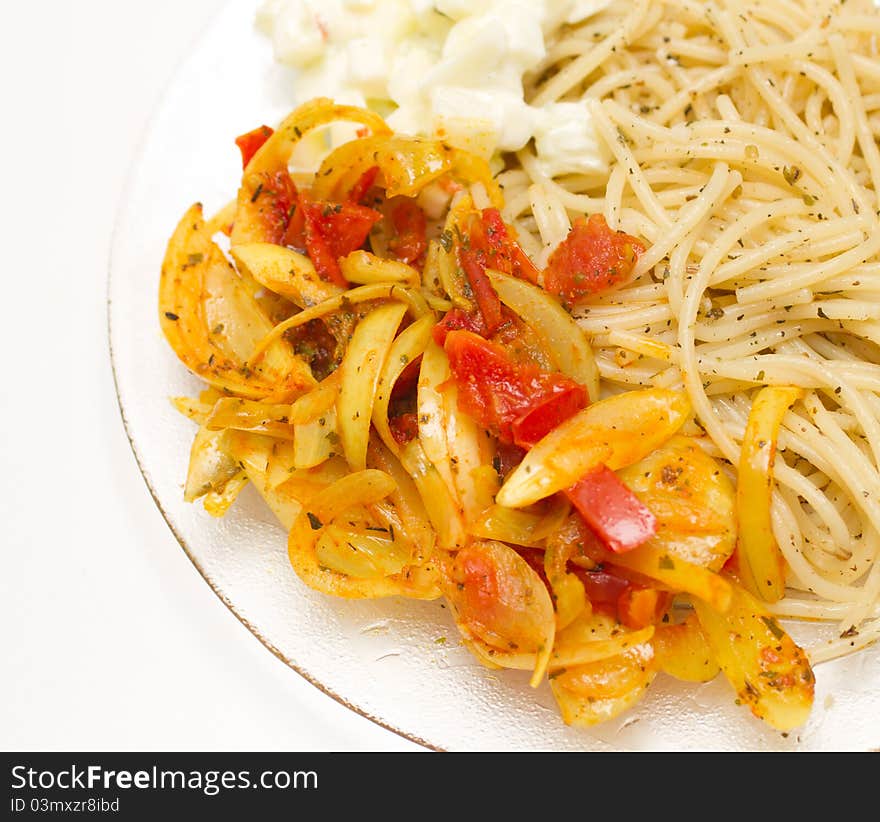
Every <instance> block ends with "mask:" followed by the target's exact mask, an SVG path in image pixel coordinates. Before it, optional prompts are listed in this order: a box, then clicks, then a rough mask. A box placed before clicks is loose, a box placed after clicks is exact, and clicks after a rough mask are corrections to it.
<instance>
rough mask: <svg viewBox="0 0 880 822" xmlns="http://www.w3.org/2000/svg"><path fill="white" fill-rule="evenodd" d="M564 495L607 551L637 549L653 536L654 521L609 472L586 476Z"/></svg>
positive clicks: (647, 510) (618, 551) (632, 494)
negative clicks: (605, 546) (606, 547)
mask: <svg viewBox="0 0 880 822" xmlns="http://www.w3.org/2000/svg"><path fill="white" fill-rule="evenodd" d="M565 495H566V496H567V497H568V498H569V500H571V502H572V504H573V505H574V507H575V508H577V510H578V513H579V514H580V515H581V516H582V517H583V518H584V520H585V521H586V523H587V525H589V526H590V528H592V529H593V531H595V532H596V534H597V535H598V536H599V538H600V539H601V540H602V542H604V543H605V545H607V546H608V548H609V550H611V551H614V552H615V553H617V554H622V553H624V552H626V551H631V550H632V549H633V548H638V546H639V545H641V544H642V543H643V542H646V541H647V540H649V539H650V538H651V537H652V536H654V534H656V533H657V518H656V517H655V516H654V515H653V514H652V513H651V511H650V510H649V509H648V508H647V507H646V506H645V505H644V504H643V503H642V501H641V500H640V499H639V498H638V497H637V496H636V495H635V494H634V493H633V492H632V491H630V489H629V488H627V487H626V486H625V485H624V484H623V483H622V482H621V481H620V479H619V478H618V476H617V474H615V473H614V471H612V470H611V469H610V468H608V467H606V466H604V465H602V466H600V467H599V468H596V469H594V470H592V471H589V472H587V473H586V474H584V476H583V477H581V478H580V479H579V480H578V481H577V482H576V483H575V484H574V485H572V486H571V488H567V489H566V491H565Z"/></svg>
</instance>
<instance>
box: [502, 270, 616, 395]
mask: <svg viewBox="0 0 880 822" xmlns="http://www.w3.org/2000/svg"><path fill="white" fill-rule="evenodd" d="M486 274H487V275H488V276H489V279H490V280H491V281H492V285H493V286H494V287H495V291H496V292H497V294H498V297H499V299H500V300H501V302H503V303H504V304H505V305H506V306H507V307H508V308H510V309H511V310H512V311H513V312H514V313H515V314H517V315H519V316H520V317H521V318H522V319H523V320H524V321H525V323H526V325H527V326H528V327H529V328H531V329H532V330H533V331H535V332H536V333H537V334H538V335H539V336H540V337H541V339H542V341H543V342H544V344H545V345H546V347H547V349H548V350H549V352H550V355H551V356H552V357H553V360H554V362H555V363H556V367H557V368H558V369H559V370H560V371H561V372H562V373H563V374H565V375H566V376H569V377H571V378H572V379H573V380H574V381H575V382H578V383H580V384H581V385H583V386H584V387H585V388H586V389H587V392H588V393H589V395H590V402H596V400H598V399H599V368H598V366H597V365H596V359H595V357H594V356H593V350H592V349H591V348H590V343H589V342H588V341H587V338H586V336H585V335H584V332H583V331H582V330H581V329H580V327H579V326H578V324H577V323H576V322H575V321H574V320H573V319H572V317H571V315H570V314H569V313H568V312H567V311H566V310H565V309H564V308H563V307H562V306H561V305H560V303H559V301H558V300H557V299H556V298H554V297H551V296H550V295H549V294H548V293H547V292H546V291H544V289H542V288H538V287H537V286H535V285H532V284H531V283H528V282H526V281H525V280H519V279H517V278H515V277H508V276H507V275H505V274H502V273H501V272H498V271H493V270H492V269H487V270H486Z"/></svg>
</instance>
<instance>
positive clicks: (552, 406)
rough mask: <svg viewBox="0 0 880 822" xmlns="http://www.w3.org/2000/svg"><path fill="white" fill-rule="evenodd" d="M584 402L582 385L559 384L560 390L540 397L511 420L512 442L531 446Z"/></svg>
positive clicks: (584, 392) (585, 401)
mask: <svg viewBox="0 0 880 822" xmlns="http://www.w3.org/2000/svg"><path fill="white" fill-rule="evenodd" d="M586 404H587V393H586V390H585V389H584V388H583V386H580V385H578V384H577V383H572V385H570V386H568V387H564V386H560V390H558V391H555V392H554V393H552V394H550V395H549V396H546V397H544V398H542V399H541V400H540V401H538V402H536V404H534V405H533V406H532V407H531V408H530V409H529V410H528V411H526V413H525V414H523V415H522V416H521V417H519V418H518V419H516V420H514V421H513V424H512V426H511V430H512V431H513V439H514V442H516V444H517V445H520V446H522V447H523V448H531V447H532V446H533V445H535V443H537V442H540V441H541V440H542V439H543V438H544V437H545V436H546V435H547V434H549V433H550V432H551V431H552V430H553V429H554V428H556V426H557V425H559V424H560V423H561V422H565V421H566V420H567V419H568V418H569V417H573V416H574V415H575V414H577V412H578V411H580V410H581V409H582V408H583V407H584V406H586Z"/></svg>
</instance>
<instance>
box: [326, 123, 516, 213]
mask: <svg viewBox="0 0 880 822" xmlns="http://www.w3.org/2000/svg"><path fill="white" fill-rule="evenodd" d="M374 131H376V130H375V129H374ZM374 166H377V167H378V168H379V172H380V176H379V179H378V180H377V184H379V185H381V186H383V187H384V188H385V194H386V196H387V197H389V198H391V197H397V196H404V197H415V196H416V195H417V194H418V193H419V192H420V191H421V190H422V189H423V188H425V187H426V186H428V185H430V184H431V183H432V182H434V181H435V180H438V179H439V178H441V177H443V176H444V175H450V176H452V177H453V178H455V179H456V180H458V181H460V182H462V183H465V184H471V183H482V184H483V186H484V187H485V188H486V192H487V194H488V197H489V199H490V201H491V202H492V204H493V205H494V206H495V207H496V208H500V207H501V205H502V204H503V195H502V194H501V190H500V188H499V187H498V184H497V183H496V182H495V180H494V178H493V176H492V170H491V169H490V167H489V164H488V163H487V162H486V161H485V160H483V159H482V158H480V157H477V156H475V155H472V154H470V153H468V152H466V151H462V150H461V149H456V148H453V147H451V146H448V145H446V144H445V143H442V142H440V141H438V140H429V139H424V138H418V137H399V136H394V137H388V136H385V135H381V134H378V135H377V136H374V137H366V138H363V139H360V140H352V141H351V142H349V143H345V144H343V145H341V146H339V147H338V148H337V149H335V150H334V151H333V152H332V153H331V154H330V155H329V156H328V157H326V158H325V160H324V162H323V163H322V164H321V168H320V169H319V170H318V172H317V174H316V175H315V183H314V186H313V188H312V193H313V194H314V196H315V197H317V198H318V199H322V200H340V199H344V198H345V197H346V195H347V194H348V192H349V191H351V188H352V187H353V186H354V184H355V183H356V182H357V181H358V180H359V179H360V177H361V175H363V174H364V172H366V171H367V170H368V169H370V168H372V167H374Z"/></svg>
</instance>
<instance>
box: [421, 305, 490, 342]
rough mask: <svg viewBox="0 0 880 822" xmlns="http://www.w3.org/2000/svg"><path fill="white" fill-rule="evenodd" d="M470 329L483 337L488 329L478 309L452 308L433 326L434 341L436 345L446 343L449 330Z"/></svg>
mask: <svg viewBox="0 0 880 822" xmlns="http://www.w3.org/2000/svg"><path fill="white" fill-rule="evenodd" d="M461 330H464V331H472V332H473V333H474V334H479V335H480V336H481V337H485V336H486V335H487V334H488V333H489V331H488V329H487V328H486V323H485V321H484V320H483V315H482V314H480V312H479V311H470V312H468V311H462V310H461V309H460V308H452V309H450V310H449V311H447V312H446V314H445V315H444V317H443V319H442V320H440V322H439V323H437V325H435V326H434V331H433V335H434V341H435V342H436V343H437V345H445V344H446V336H447V335H448V334H449V332H450V331H461Z"/></svg>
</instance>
